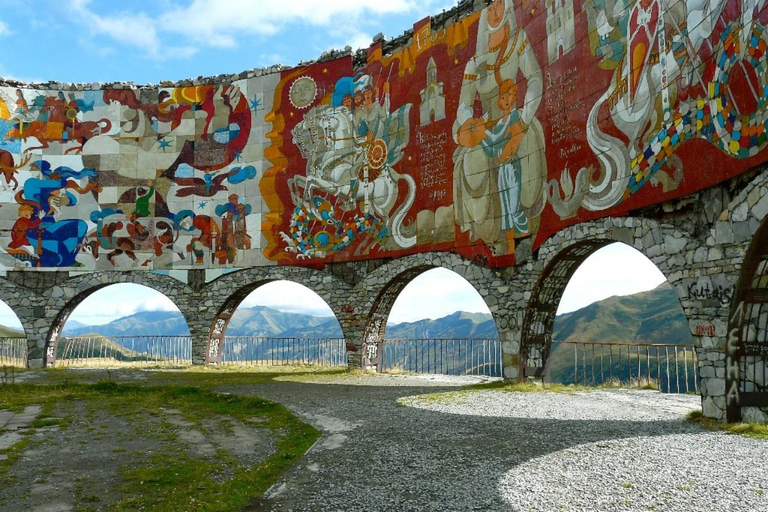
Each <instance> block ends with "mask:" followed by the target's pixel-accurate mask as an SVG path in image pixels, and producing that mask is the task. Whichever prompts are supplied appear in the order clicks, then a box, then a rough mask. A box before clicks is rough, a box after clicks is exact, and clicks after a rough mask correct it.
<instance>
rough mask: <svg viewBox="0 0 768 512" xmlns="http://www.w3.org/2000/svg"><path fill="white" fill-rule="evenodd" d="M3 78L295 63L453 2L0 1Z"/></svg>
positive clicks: (168, 73)
mask: <svg viewBox="0 0 768 512" xmlns="http://www.w3.org/2000/svg"><path fill="white" fill-rule="evenodd" d="M0 3H1V4H2V6H3V9H2V12H0V42H2V43H3V48H4V52H3V54H2V56H0V76H4V77H5V78H15V79H19V80H24V81H48V80H55V81H60V82H112V81H133V82H136V83H139V84H144V83H158V82H159V81H161V80H180V79H183V78H194V77H197V76H199V75H203V76H211V75H218V74H222V73H227V74H232V73H239V72H241V71H244V70H247V69H251V68H260V67H265V66H270V65H272V64H286V65H290V66H293V65H296V64H298V63H299V62H300V61H302V60H310V59H315V58H317V57H319V56H320V54H321V53H322V52H323V51H325V50H328V49H332V48H337V49H341V48H344V47H345V46H347V45H350V46H352V47H353V48H360V47H366V46H368V45H369V44H370V42H371V40H372V38H373V36H374V35H376V34H377V33H379V32H382V33H384V34H385V35H386V36H387V37H390V38H391V37H395V36H398V35H400V34H402V33H403V32H404V31H405V30H406V29H409V28H412V26H413V24H414V23H415V22H417V21H419V20H420V19H422V18H424V17H426V16H428V15H430V14H436V13H439V12H440V11H441V10H442V9H449V8H451V7H453V6H454V5H456V3H457V2H455V1H451V0H387V1H386V2H361V1H352V0H282V1H265V0H215V1H214V0H155V1H152V2H145V1H137V0H121V1H119V2H115V1H114V0H110V1H106V0H69V1H65V2H62V1H51V0H35V1H32V2H30V1H28V0H24V1H21V0H2V2H0Z"/></svg>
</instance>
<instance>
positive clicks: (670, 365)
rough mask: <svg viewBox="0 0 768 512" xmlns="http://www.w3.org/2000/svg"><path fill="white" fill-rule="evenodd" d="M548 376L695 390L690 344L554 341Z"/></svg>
mask: <svg viewBox="0 0 768 512" xmlns="http://www.w3.org/2000/svg"><path fill="white" fill-rule="evenodd" d="M546 374H547V376H549V378H550V379H551V380H552V381H554V382H558V383H560V384H582V385H586V386H599V385H602V384H612V383H616V384H631V385H640V386H645V385H648V386H649V387H654V388H657V389H659V390H660V391H662V392H663V393H689V392H698V390H699V379H698V361H697V359H696V350H695V349H694V347H693V346H692V345H672V344H669V345H667V344H650V343H635V344H621V343H592V342H581V341H564V342H553V343H552V349H551V351H550V356H549V360H548V361H547V370H546Z"/></svg>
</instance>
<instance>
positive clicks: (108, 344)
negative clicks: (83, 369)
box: [56, 336, 192, 366]
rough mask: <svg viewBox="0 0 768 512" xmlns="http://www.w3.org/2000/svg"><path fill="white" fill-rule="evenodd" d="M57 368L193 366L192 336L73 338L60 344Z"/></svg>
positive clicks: (61, 340)
mask: <svg viewBox="0 0 768 512" xmlns="http://www.w3.org/2000/svg"><path fill="white" fill-rule="evenodd" d="M56 364H57V365H58V366H112V365H120V366H155V365H172V366H183V365H191V364H192V338H191V337H190V336H74V337H65V338H62V339H60V340H59V343H58V348H57V351H56Z"/></svg>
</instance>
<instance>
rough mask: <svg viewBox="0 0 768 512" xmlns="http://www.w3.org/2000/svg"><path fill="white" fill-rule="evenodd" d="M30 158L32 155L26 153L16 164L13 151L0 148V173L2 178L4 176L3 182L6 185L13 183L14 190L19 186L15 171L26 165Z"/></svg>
mask: <svg viewBox="0 0 768 512" xmlns="http://www.w3.org/2000/svg"><path fill="white" fill-rule="evenodd" d="M30 160H32V155H29V154H28V155H26V156H25V157H24V159H23V160H22V161H21V162H20V163H19V164H18V165H16V161H15V159H14V158H13V153H10V152H9V151H6V150H4V149H0V173H2V175H3V178H5V184H6V185H8V186H11V184H13V190H16V189H17V188H18V187H19V182H18V180H17V179H16V173H17V172H18V171H19V169H21V168H22V167H24V166H26V165H27V164H28V163H29V161H30Z"/></svg>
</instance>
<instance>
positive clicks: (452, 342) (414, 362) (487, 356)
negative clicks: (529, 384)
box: [381, 338, 504, 377]
mask: <svg viewBox="0 0 768 512" xmlns="http://www.w3.org/2000/svg"><path fill="white" fill-rule="evenodd" d="M381 366H382V371H392V370H398V371H406V372H415V373H433V374H441V375H486V376H489V377H501V376H502V375H503V371H504V368H503V364H502V357H501V341H500V340H498V339H488V338H437V339H435V338H400V339H385V340H384V343H383V344H382V362H381Z"/></svg>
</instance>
